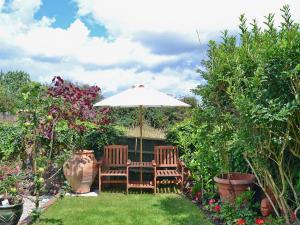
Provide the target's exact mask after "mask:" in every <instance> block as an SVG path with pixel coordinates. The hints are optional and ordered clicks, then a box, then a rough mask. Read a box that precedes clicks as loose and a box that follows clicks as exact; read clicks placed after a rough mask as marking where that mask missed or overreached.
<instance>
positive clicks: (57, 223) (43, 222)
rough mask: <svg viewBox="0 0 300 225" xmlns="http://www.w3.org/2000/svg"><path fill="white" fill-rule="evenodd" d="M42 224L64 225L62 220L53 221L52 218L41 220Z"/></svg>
mask: <svg viewBox="0 0 300 225" xmlns="http://www.w3.org/2000/svg"><path fill="white" fill-rule="evenodd" d="M40 222H41V223H42V224H55V225H63V224H64V223H63V221H62V219H51V218H41V219H40Z"/></svg>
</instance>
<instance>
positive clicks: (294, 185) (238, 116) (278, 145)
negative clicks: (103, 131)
mask: <svg viewBox="0 0 300 225" xmlns="http://www.w3.org/2000/svg"><path fill="white" fill-rule="evenodd" d="M239 28H240V34H239V36H230V35H228V32H227V31H225V32H223V35H222V41H221V42H220V43H217V42H215V41H210V42H209V50H208V55H207V59H206V60H204V61H203V66H204V68H205V69H204V70H201V71H199V73H200V74H201V76H202V77H203V78H205V79H206V80H207V83H206V84H205V85H200V86H198V87H197V88H196V89H195V90H194V92H195V93H196V94H198V95H200V96H201V98H202V105H201V107H200V109H198V110H195V112H194V118H193V120H192V121H190V123H191V124H192V125H189V126H192V127H193V129H192V130H191V133H190V134H188V135H189V137H188V138H187V140H188V141H190V142H191V143H192V145H190V144H189V145H188V146H185V145H184V144H182V143H183V142H184V140H182V139H180V137H179V138H177V141H178V142H179V145H181V146H182V147H183V149H184V153H185V152H187V151H192V155H193V156H192V157H191V161H192V160H194V161H196V162H197V163H198V164H203V163H204V162H206V161H207V160H208V159H209V157H210V155H212V154H215V155H216V156H217V157H218V158H217V159H218V160H219V162H216V161H213V160H211V164H217V165H218V166H219V168H220V169H221V170H222V171H252V172H253V173H255V175H256V177H257V180H258V182H259V185H260V186H261V188H262V189H263V191H264V192H265V194H266V195H267V197H270V195H273V196H274V197H275V202H273V205H274V209H275V213H276V214H277V216H283V217H284V219H285V222H286V224H291V221H292V219H293V216H291V215H293V213H294V214H297V212H298V211H299V209H300V191H299V171H300V147H299V143H300V139H299V137H300V101H299V94H300V79H299V78H300V29H299V24H298V23H296V22H294V21H293V20H292V19H291V15H290V11H289V7H288V6H284V7H283V9H282V23H281V25H280V26H279V27H276V26H275V25H274V15H273V14H270V15H269V16H267V17H266V21H265V27H264V28H261V27H259V26H258V25H257V23H256V21H255V20H254V21H253V22H252V23H251V25H250V26H247V21H246V18H245V17H244V15H242V16H241V17H240V26H239ZM177 126H178V125H177ZM175 129H176V128H175ZM202 131H203V132H204V133H202ZM176 132H177V134H178V133H179V134H180V132H181V131H180V129H177V131H176ZM194 135H195V136H197V138H195V137H194ZM190 146H193V147H194V150H193V148H190ZM189 148H190V149H189ZM197 152H204V153H203V154H202V155H200V156H199V155H198V154H197ZM189 154H190V153H189ZM185 155H186V154H185ZM184 157H185V156H184ZM201 169H202V171H201V170H199V171H198V173H200V174H202V175H201V176H211V178H212V176H213V175H214V174H210V173H207V172H206V171H205V170H204V169H203V168H201ZM216 172H218V171H217V170H216Z"/></svg>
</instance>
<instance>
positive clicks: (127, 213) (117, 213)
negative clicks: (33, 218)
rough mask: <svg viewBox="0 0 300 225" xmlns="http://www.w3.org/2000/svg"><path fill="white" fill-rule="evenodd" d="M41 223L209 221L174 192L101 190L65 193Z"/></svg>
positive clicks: (191, 224)
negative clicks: (95, 194) (82, 194)
mask: <svg viewBox="0 0 300 225" xmlns="http://www.w3.org/2000/svg"><path fill="white" fill-rule="evenodd" d="M41 224H42V225H46V224H47V225H50V224H52V225H53V224H56V225H77V224H78V225H95V224H105V225H106V224H107V225H129V224H130V225H211V223H210V222H209V221H208V220H207V219H206V218H205V216H204V215H203V214H202V213H201V211H200V210H199V209H198V208H197V206H195V205H193V203H191V202H190V201H189V200H188V199H186V198H185V197H183V196H180V195H177V194H157V195H153V194H129V195H124V194H121V193H102V194H101V195H100V196H99V197H96V198H95V197H66V198H64V199H62V200H58V201H57V202H56V203H55V204H54V205H53V206H51V207H50V208H49V209H47V210H46V211H45V212H44V213H43V215H42V219H41Z"/></svg>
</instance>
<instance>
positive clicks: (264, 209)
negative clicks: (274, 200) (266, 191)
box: [260, 198, 273, 216]
mask: <svg viewBox="0 0 300 225" xmlns="http://www.w3.org/2000/svg"><path fill="white" fill-rule="evenodd" d="M260 212H261V215H263V216H269V215H271V213H272V212H273V207H272V205H271V203H270V201H269V199H268V198H263V199H262V200H261V202H260Z"/></svg>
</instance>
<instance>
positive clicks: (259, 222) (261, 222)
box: [255, 218, 265, 224]
mask: <svg viewBox="0 0 300 225" xmlns="http://www.w3.org/2000/svg"><path fill="white" fill-rule="evenodd" d="M255 224H265V221H264V219H261V218H257V219H256V220H255Z"/></svg>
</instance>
